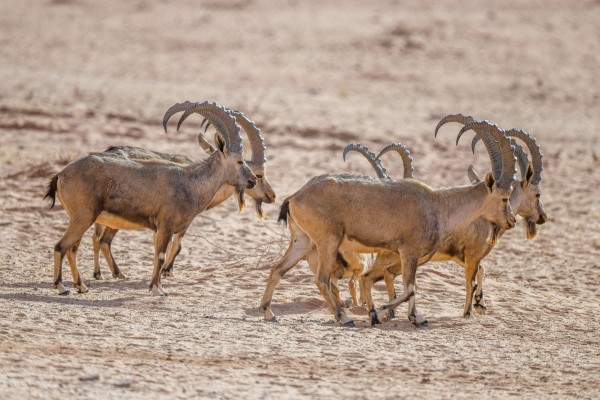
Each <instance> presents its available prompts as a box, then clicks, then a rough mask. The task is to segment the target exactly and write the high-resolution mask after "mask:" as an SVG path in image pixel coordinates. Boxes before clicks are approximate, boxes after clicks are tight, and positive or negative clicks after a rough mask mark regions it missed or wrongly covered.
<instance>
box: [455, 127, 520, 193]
mask: <svg viewBox="0 0 600 400" xmlns="http://www.w3.org/2000/svg"><path fill="white" fill-rule="evenodd" d="M471 129H472V130H474V131H475V133H476V134H477V135H479V136H481V140H482V141H483V144H484V145H485V147H486V149H487V151H488V153H489V154H490V158H491V160H492V172H493V173H494V178H495V179H496V185H497V186H498V187H502V188H505V189H512V183H513V182H514V181H515V174H516V172H517V171H516V166H515V164H516V161H517V160H516V158H515V155H514V151H515V148H514V146H512V145H511V141H510V139H509V138H507V137H506V136H505V135H504V131H503V130H502V129H500V128H499V127H498V125H495V124H490V123H489V122H488V121H471V122H469V123H468V124H466V125H465V126H463V128H462V129H461V130H460V132H459V133H458V136H457V138H456V144H457V145H458V141H459V140H460V138H461V136H462V135H463V133H465V132H467V131H469V130H471Z"/></svg>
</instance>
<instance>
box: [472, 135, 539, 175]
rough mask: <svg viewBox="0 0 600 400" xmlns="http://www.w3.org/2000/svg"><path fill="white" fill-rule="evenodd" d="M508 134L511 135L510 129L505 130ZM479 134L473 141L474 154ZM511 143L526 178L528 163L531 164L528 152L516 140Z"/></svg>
mask: <svg viewBox="0 0 600 400" xmlns="http://www.w3.org/2000/svg"><path fill="white" fill-rule="evenodd" d="M504 132H505V133H506V136H511V135H509V134H508V132H509V131H504ZM480 140H481V139H480V137H479V135H475V136H474V137H473V140H472V141H471V150H472V151H473V154H475V146H477V143H479V141H480ZM511 144H512V145H513V146H515V157H517V164H519V171H520V172H521V179H524V178H525V173H526V172H527V164H529V158H528V157H527V153H525V152H524V151H523V148H522V147H521V146H520V145H519V144H518V143H516V142H515V141H514V140H512V141H511Z"/></svg>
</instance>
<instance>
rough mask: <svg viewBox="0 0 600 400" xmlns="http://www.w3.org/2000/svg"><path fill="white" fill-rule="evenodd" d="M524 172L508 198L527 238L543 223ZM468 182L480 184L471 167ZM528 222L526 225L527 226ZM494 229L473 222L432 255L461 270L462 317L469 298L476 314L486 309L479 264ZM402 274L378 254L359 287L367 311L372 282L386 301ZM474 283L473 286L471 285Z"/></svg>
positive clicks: (391, 257) (393, 257)
mask: <svg viewBox="0 0 600 400" xmlns="http://www.w3.org/2000/svg"><path fill="white" fill-rule="evenodd" d="M527 168H528V171H527V172H526V173H525V178H524V179H523V180H521V181H519V182H516V183H515V184H514V185H513V187H514V189H513V191H512V193H511V195H510V205H511V207H512V209H513V211H514V213H515V214H517V215H519V216H521V217H523V218H524V219H525V221H526V222H527V225H526V232H527V238H528V239H530V238H532V237H533V236H534V234H533V233H532V232H530V230H531V228H530V227H529V224H530V223H531V221H533V224H534V226H535V224H536V223H537V224H543V223H544V222H545V220H546V213H545V211H544V208H543V204H542V202H541V200H540V197H539V195H540V187H539V185H532V184H531V183H530V180H531V178H532V170H531V164H529V165H528V167H527ZM468 176H469V179H470V180H471V181H472V182H474V183H475V184H477V183H479V182H481V179H479V176H478V175H477V173H476V172H475V171H474V169H473V168H472V166H471V167H470V168H469V170H468ZM528 221H529V222H528ZM493 231H494V226H493V225H492V224H491V223H490V222H489V221H487V220H486V219H485V218H478V219H477V220H476V221H475V222H473V223H472V224H470V225H467V226H465V227H464V228H462V229H459V230H457V231H456V232H454V233H453V234H451V235H450V237H448V238H447V239H446V240H445V241H444V242H442V243H441V245H440V248H439V249H438V251H437V252H436V253H435V254H434V255H433V257H432V258H431V260H430V261H449V260H452V261H455V262H456V263H457V264H459V265H460V266H461V267H463V268H464V270H465V283H466V299H465V306H464V315H465V316H466V317H468V316H470V315H471V313H472V303H473V298H474V299H475V307H476V309H478V310H479V311H480V312H485V310H486V306H485V301H484V299H483V278H484V275H485V269H484V267H483V266H482V265H481V264H480V263H481V261H482V260H483V258H485V257H486V256H487V255H488V254H489V253H490V251H491V250H492V249H493V247H494V245H495V244H496V243H497V238H494V239H495V240H494V241H493V242H492V243H490V242H489V240H488V238H489V237H490V236H491V235H492V232H493ZM504 232H505V230H504V229H500V230H499V231H498V232H497V236H498V238H499V237H501V236H502V235H503V234H504ZM401 274H402V265H401V263H400V260H399V258H398V255H397V254H396V253H393V252H380V253H378V256H377V259H376V260H375V263H374V264H373V265H372V267H371V268H370V269H369V270H368V271H367V272H365V274H364V276H363V277H362V279H361V286H362V287H364V289H365V298H366V301H367V307H370V308H371V307H373V301H372V296H371V289H372V287H373V284H374V283H375V282H378V281H380V280H382V279H383V280H385V283H386V288H387V292H388V295H389V300H390V301H392V300H393V299H394V298H395V291H394V287H393V279H394V278H395V277H396V276H398V275H401ZM475 281H476V283H475Z"/></svg>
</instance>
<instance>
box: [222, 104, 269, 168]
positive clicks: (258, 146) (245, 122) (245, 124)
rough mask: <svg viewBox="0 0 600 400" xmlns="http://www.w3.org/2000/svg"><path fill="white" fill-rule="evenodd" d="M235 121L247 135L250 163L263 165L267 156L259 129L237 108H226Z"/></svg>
mask: <svg viewBox="0 0 600 400" xmlns="http://www.w3.org/2000/svg"><path fill="white" fill-rule="evenodd" d="M228 111H229V112H230V113H231V114H232V115H233V116H234V117H235V120H236V121H237V123H238V124H240V126H241V127H242V128H244V131H245V132H246V135H248V140H249V141H250V149H251V150H252V164H254V165H255V166H260V165H263V164H264V163H266V162H267V157H266V156H265V150H266V147H265V141H264V139H263V137H262V135H261V134H260V129H259V128H258V127H257V126H256V124H255V123H254V121H251V120H250V119H248V117H246V115H244V113H242V112H241V111H237V110H228Z"/></svg>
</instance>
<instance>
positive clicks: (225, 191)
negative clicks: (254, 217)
mask: <svg viewBox="0 0 600 400" xmlns="http://www.w3.org/2000/svg"><path fill="white" fill-rule="evenodd" d="M227 111H228V112H229V114H231V115H233V116H234V117H235V119H236V122H237V123H238V124H239V125H240V126H241V127H242V128H243V129H244V131H245V132H246V135H247V136H248V140H249V142H250V148H251V150H252V157H251V159H250V160H246V163H247V164H248V166H249V167H250V169H251V170H252V172H254V175H256V186H254V187H253V188H251V189H248V190H246V191H245V194H247V195H248V196H250V197H252V198H254V204H255V208H256V213H257V214H258V216H259V218H261V219H263V218H264V216H265V214H264V211H263V210H262V203H263V202H264V203H267V204H269V203H273V202H274V201H275V192H274V191H273V188H272V187H271V184H270V182H269V180H268V179H267V165H266V162H267V159H266V156H265V145H264V140H263V138H262V135H261V133H260V129H259V128H258V127H257V126H256V124H255V123H254V122H253V121H251V120H250V119H248V117H246V115H244V114H243V113H241V112H239V111H234V110H229V109H227ZM189 115H191V113H190V114H188V113H186V114H183V116H182V117H181V119H180V120H179V123H178V124H177V128H178V129H179V127H180V126H181V123H182V122H183V120H184V119H185V117H187V116H189ZM171 116H172V114H171V115H165V119H164V120H163V125H164V128H165V131H166V129H167V122H168V120H169V118H170V117H171ZM203 124H204V121H203V122H202V125H203ZM207 127H208V124H207ZM198 143H199V144H200V147H201V148H202V149H204V151H205V152H206V153H208V155H211V154H212V153H213V152H214V151H215V148H214V147H213V146H212V145H211V144H210V143H208V141H206V139H205V138H204V136H203V135H202V133H199V134H198ZM105 152H108V153H115V154H120V155H122V156H124V157H127V158H132V159H137V160H140V159H144V160H159V159H163V160H168V161H171V162H175V163H178V164H182V165H187V164H191V163H194V162H195V161H194V160H193V159H192V158H190V157H187V156H183V155H179V154H165V153H159V152H155V151H152V150H147V149H143V148H139V147H128V146H118V147H109V148H108V149H106V150H105ZM234 193H235V188H234V187H233V186H230V185H226V186H223V187H221V189H219V191H218V192H217V194H216V195H215V197H214V198H213V199H212V201H211V202H210V204H209V205H208V206H207V207H206V210H209V209H211V208H213V207H215V206H217V205H219V204H221V203H222V202H223V201H225V200H227V199H228V198H229V197H231V196H232V195H233V194H234ZM238 200H239V199H238ZM241 207H243V204H242V206H241ZM117 232H118V230H117V229H112V228H109V227H106V226H103V225H100V224H95V226H94V234H93V236H92V238H93V243H94V278H95V279H104V278H103V276H102V273H101V272H100V262H99V253H100V250H101V251H102V253H103V255H104V258H105V260H106V263H107V264H108V267H109V269H110V271H111V272H112V275H113V277H114V278H117V277H119V278H121V279H122V278H124V277H125V276H124V275H123V273H122V272H121V270H120V269H119V267H118V265H117V263H116V262H115V260H114V257H113V255H112V251H111V244H112V240H113V238H114V236H115V235H116V233H117ZM184 234H185V232H181V233H179V234H177V235H174V236H173V238H172V240H171V243H170V245H169V247H168V251H167V258H166V260H165V265H164V267H163V268H162V274H163V276H164V277H172V276H173V263H174V261H175V257H177V255H178V254H179V252H180V251H181V240H182V239H183V236H184Z"/></svg>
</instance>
